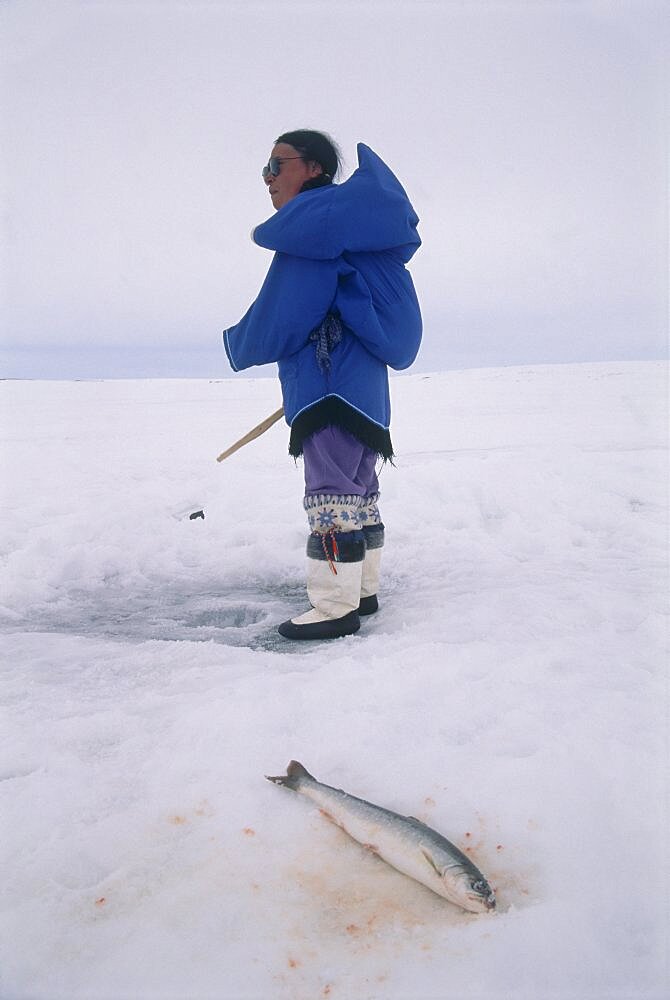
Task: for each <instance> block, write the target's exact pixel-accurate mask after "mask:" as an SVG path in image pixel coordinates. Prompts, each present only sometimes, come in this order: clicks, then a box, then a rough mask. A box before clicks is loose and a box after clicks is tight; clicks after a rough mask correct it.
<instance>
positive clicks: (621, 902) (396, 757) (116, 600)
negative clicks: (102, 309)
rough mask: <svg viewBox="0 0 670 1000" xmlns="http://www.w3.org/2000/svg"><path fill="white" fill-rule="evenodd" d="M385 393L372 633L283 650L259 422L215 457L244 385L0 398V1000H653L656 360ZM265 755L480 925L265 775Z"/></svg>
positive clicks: (290, 525) (294, 608) (263, 406)
mask: <svg viewBox="0 0 670 1000" xmlns="http://www.w3.org/2000/svg"><path fill="white" fill-rule="evenodd" d="M392 393H393V402H394V441H395V445H396V450H397V453H398V458H397V462H396V467H395V468H392V467H390V466H387V467H386V468H385V469H384V470H383V472H382V475H381V484H382V502H383V505H382V514H383V518H384V521H385V523H386V526H387V547H386V549H385V555H384V568H385V575H384V580H383V585H382V588H381V591H380V601H381V610H380V612H379V613H378V614H377V615H376V616H374V617H373V618H371V619H368V620H366V621H365V622H364V624H363V627H362V628H361V631H360V633H359V634H358V635H357V636H354V637H350V638H348V639H343V640H338V641H336V642H331V643H327V644H317V645H311V644H303V645H301V644H292V643H287V642H285V641H284V640H281V639H278V638H277V637H276V635H275V632H274V625H275V624H276V623H277V622H279V621H281V620H282V619H283V618H284V617H286V616H288V615H289V614H290V613H292V612H299V611H301V610H304V609H305V608H306V602H305V598H304V592H303V579H304V545H305V538H306V524H305V521H304V516H303V512H302V507H301V497H302V470H301V468H300V465H298V467H297V468H296V467H295V466H294V464H293V462H292V460H291V459H289V458H288V457H285V448H286V443H287V432H286V428H285V426H284V425H283V423H280V424H277V425H275V427H273V428H272V429H271V430H270V431H269V432H268V433H267V434H266V435H265V436H264V437H263V438H260V439H259V440H258V441H256V442H254V443H253V444H250V445H249V446H248V447H246V448H244V449H243V450H242V451H240V452H239V453H237V454H236V455H234V456H233V457H232V458H230V459H228V460H227V461H226V462H224V463H222V464H221V465H217V463H216V462H215V461H214V459H215V456H216V455H217V454H218V453H219V452H220V451H222V450H223V449H224V448H225V447H226V446H227V445H229V444H230V443H231V442H232V441H234V440H236V438H238V437H240V436H241V435H242V434H243V433H244V432H245V431H246V430H248V429H249V428H250V427H252V426H253V425H254V424H256V423H257V422H258V421H259V420H261V419H262V418H263V417H264V416H265V415H267V414H269V413H271V412H272V411H273V410H274V409H276V407H277V406H278V405H279V402H280V399H279V391H278V387H277V384H276V382H275V381H274V380H267V379H259V380H251V381H249V380H241V379H237V380H236V379H227V380H222V381H210V382H208V381H198V380H184V381H179V380H176V381H168V380H166V381H159V380H158V381H129V382H124V381H102V382H4V383H2V384H1V385H0V396H1V398H2V407H3V409H2V427H3V432H2V439H3V450H2V456H1V459H0V461H1V469H2V473H3V483H4V485H3V486H2V500H3V513H2V518H1V519H0V554H1V558H2V567H3V573H2V576H3V579H2V586H3V591H2V596H1V597H0V620H1V622H2V627H3V646H4V651H5V657H4V664H5V665H4V669H3V674H2V703H3V710H4V719H3V722H2V757H1V764H0V767H1V772H2V773H1V774H0V777H1V778H2V779H3V780H2V781H0V793H1V796H2V815H3V820H2V826H3V829H2V838H1V840H2V846H1V851H2V879H1V893H2V903H1V911H0V912H1V918H0V930H1V934H0V937H1V940H2V945H1V946H0V947H1V949H2V951H1V955H0V958H1V968H2V985H1V987H0V993H1V995H2V998H3V1000H18V998H31V1000H38V998H40V1000H41V998H63V1000H65V998H67V1000H79V998H85V1000H103V998H104V1000H122V998H177V1000H185V998H192V1000H196V998H198V1000H199V998H223V1000H228V998H230V1000H237V998H240V1000H242V998H252V997H253V998H263V1000H265V998H270V997H273V998H285V1000H316V998H321V997H330V998H332V1000H338V998H345V1000H373V998H374V1000H386V998H389V1000H391V998H401V997H402V998H407V1000H428V998H440V1000H452V998H453V1000H461V998H466V997H467V998H484V997H486V998H528V1000H531V998H532V1000H544V998H575V1000H591V998H594V1000H595V998H609V997H611V998H618V1000H624V998H640V1000H642V998H644V1000H651V998H661V997H665V996H667V991H668V987H669V985H670V984H669V982H668V974H667V967H666V965H665V958H664V955H665V951H666V946H667V936H666V934H667V926H668V902H667V900H668V883H667V875H668V857H667V851H666V848H665V836H664V828H665V830H667V819H668V810H667V801H668V800H667V781H666V777H667V765H668V753H667V744H666V726H667V707H668V700H667V689H666V686H665V680H664V668H665V664H666V659H665V657H666V649H665V645H664V638H665V632H664V627H663V623H664V617H663V616H664V612H665V609H666V597H665V595H666V587H667V549H666V529H667V515H666V511H667V494H666V486H667V453H666V444H667V441H666V423H665V407H666V393H667V368H666V366H665V365H664V364H662V363H656V362H644V363H621V364H613V363H605V364H584V365H567V366H545V367H543V366H540V367H533V368H528V367H525V368H509V369H488V370H473V371H462V372H451V373H442V374H435V375H431V376H421V375H406V376H403V377H398V378H395V379H394V380H393V382H392ZM189 504H193V505H194V508H195V506H196V505H200V504H204V505H205V511H206V519H205V520H204V521H202V520H198V521H189V520H176V519H175V518H174V517H173V516H172V512H173V511H174V510H175V509H177V508H179V507H181V506H184V505H186V506H188V505H189ZM292 757H295V758H297V759H299V760H301V761H302V762H303V763H304V764H305V765H306V766H307V767H308V768H309V769H310V770H311V771H312V772H313V773H314V774H315V775H316V776H317V777H318V778H320V779H321V780H322V781H326V782H328V783H330V784H334V785H336V786H338V787H342V788H345V789H346V790H348V791H350V792H352V793H354V794H357V795H360V796H363V797H365V798H368V799H370V800H371V801H373V802H376V803H378V804H381V805H384V806H387V807H388V808H391V809H395V810H397V811H399V812H402V813H407V814H412V815H416V816H418V817H419V818H421V819H422V820H425V821H426V822H428V823H429V824H430V825H431V826H433V827H435V828H436V829H437V830H439V831H440V832H441V833H443V834H445V835H446V836H447V837H449V838H450V839H452V840H453V841H455V842H456V843H457V844H459V845H460V846H462V847H463V848H466V849H468V850H470V851H471V852H472V857H473V859H474V860H475V861H476V863H477V864H478V866H479V867H480V868H481V869H482V871H483V872H484V873H485V874H486V875H487V877H488V878H489V879H490V880H491V882H492V884H493V885H494V886H495V887H496V889H497V893H498V897H499V903H500V905H499V911H498V912H497V913H496V914H494V915H490V916H489V915H487V916H483V917H479V916H473V915H470V914H467V913H464V912H462V911H460V910H458V909H456V908H455V907H453V906H451V905H450V904H449V903H446V902H445V901H444V900H442V899H440V898H439V897H437V896H435V895H433V894H432V893H430V892H429V891H428V890H427V889H425V888H423V887H422V886H420V885H418V884H415V883H414V882H412V881H411V880H409V879H407V878H405V877H403V876H402V875H400V874H398V873H397V872H395V871H394V870H392V869H391V868H389V867H388V866H386V865H385V864H384V863H383V862H381V861H380V860H379V859H377V858H375V857H374V856H372V855H371V854H369V853H368V852H366V851H365V850H364V849H362V848H361V847H360V846H359V845H357V844H356V843H354V842H353V841H350V840H349V839H348V838H347V837H346V835H345V834H344V833H343V832H342V831H340V830H339V829H337V828H336V827H334V826H333V825H332V824H329V823H328V822H327V821H326V820H325V819H324V818H323V817H322V816H320V815H319V814H318V812H317V811H316V810H314V809H313V808H312V807H311V806H310V805H309V803H306V802H305V801H304V800H303V799H301V798H299V797H298V796H296V795H293V794H292V793H291V792H290V791H287V790H284V789H279V788H276V787H274V786H272V785H271V784H269V783H268V782H266V781H265V780H264V777H263V775H264V774H277V773H281V772H282V771H283V769H284V767H285V765H286V763H287V762H288V760H289V759H290V758H292Z"/></svg>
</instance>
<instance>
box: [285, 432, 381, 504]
mask: <svg viewBox="0 0 670 1000" xmlns="http://www.w3.org/2000/svg"><path fill="white" fill-rule="evenodd" d="M302 447H303V456H304V460H305V496H306V497H308V496H315V495H317V494H319V493H329V494H340V495H346V494H354V495H355V496H361V497H366V496H369V495H370V494H371V493H378V492H379V480H378V479H377V473H376V472H375V466H376V465H377V454H376V452H374V451H373V450H372V449H371V448H368V447H367V446H366V445H364V444H361V442H360V441H359V440H358V439H357V438H355V437H354V436H353V434H349V432H348V431H345V430H342V428H341V427H337V426H335V425H329V426H328V427H324V428H323V429H322V430H320V431H315V432H314V434H310V436H309V437H308V438H306V440H305V441H304V442H303V446H302Z"/></svg>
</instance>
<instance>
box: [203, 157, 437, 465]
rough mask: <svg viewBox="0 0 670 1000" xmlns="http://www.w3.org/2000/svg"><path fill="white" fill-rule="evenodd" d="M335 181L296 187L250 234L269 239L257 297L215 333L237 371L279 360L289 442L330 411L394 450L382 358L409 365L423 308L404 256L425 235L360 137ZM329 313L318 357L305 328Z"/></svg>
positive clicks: (296, 446) (296, 444) (298, 444)
mask: <svg viewBox="0 0 670 1000" xmlns="http://www.w3.org/2000/svg"><path fill="white" fill-rule="evenodd" d="M357 151H358V162H359V166H358V168H357V169H356V170H355V172H354V173H353V174H352V176H351V177H350V178H349V179H348V180H347V181H345V182H344V183H343V184H329V185H326V186H324V187H319V188H314V189H312V190H307V191H303V192H302V193H300V194H299V195H297V196H296V197H295V198H292V199H291V201H289V202H287V203H286V204H285V205H284V206H283V207H282V208H280V209H279V211H278V212H277V213H276V214H275V215H274V216H272V217H271V218H270V219H268V220H267V222H264V223H262V224H261V225H259V226H257V227H256V229H255V230H254V232H253V234H252V238H253V240H254V242H255V243H257V244H258V245H259V246H262V247H265V248H267V249H269V250H274V251H275V256H274V258H273V260H272V264H271V265H270V269H269V271H268V273H267V276H266V278H265V281H264V282H263V286H262V288H261V290H260V292H259V295H258V298H257V299H256V301H255V302H254V303H253V304H252V305H251V307H250V308H249V310H248V311H247V313H246V315H245V316H244V317H243V318H242V319H241V320H240V322H239V323H238V324H237V325H236V326H232V327H230V328H229V329H227V330H225V331H224V334H223V341H224V346H225V349H226V353H227V355H228V360H229V361H230V364H231V367H232V368H233V370H234V371H240V370H242V369H245V368H249V367H251V366H252V365H263V364H268V363H269V362H273V361H276V362H278V364H279V378H280V381H281V386H282V395H283V399H284V412H285V416H286V421H287V423H288V424H289V426H290V427H291V445H290V448H289V450H290V452H291V454H300V452H301V450H302V441H303V440H304V438H305V437H307V435H308V434H310V433H312V432H313V431H314V430H317V429H318V428H319V427H323V426H325V425H326V424H328V423H336V424H339V425H340V426H344V427H345V428H346V429H348V430H350V431H351V432H352V433H354V434H355V435H356V436H357V437H359V438H360V439H361V440H363V441H364V443H366V444H369V445H370V446H371V447H373V448H374V449H375V450H376V451H378V452H379V453H380V454H382V455H384V456H385V457H390V455H391V454H392V448H391V444H390V436H389V430H388V428H389V424H390V418H391V407H390V399H389V386H388V372H387V366H390V367H392V368H395V369H403V368H407V367H409V365H411V364H412V362H413V361H414V359H415V357H416V355H417V352H418V350H419V345H420V343H421V330H422V327H421V313H420V310H419V304H418V301H417V297H416V292H415V290H414V285H413V283H412V278H411V276H410V274H409V271H407V269H406V267H405V265H406V264H407V262H408V261H409V260H410V259H411V257H412V256H413V254H414V253H415V251H416V250H417V248H418V247H419V246H420V245H421V240H420V239H419V236H418V233H417V229H416V227H417V223H418V221H419V220H418V216H417V215H416V213H415V211H414V209H413V208H412V206H411V204H410V202H409V199H408V198H407V195H406V193H405V191H404V189H403V187H402V185H401V184H400V182H399V181H398V180H397V178H396V177H395V176H394V175H393V173H392V172H391V171H390V170H389V168H388V167H387V166H386V164H385V163H384V162H383V161H382V160H381V159H380V158H379V157H378V156H377V155H376V153H374V152H373V151H372V150H371V149H370V148H369V147H368V146H365V145H364V144H363V143H359V144H358V147H357ZM328 315H331V316H333V317H335V318H336V319H337V320H338V321H339V325H340V328H341V332H342V336H341V339H340V341H339V343H337V344H336V346H334V347H333V348H332V350H331V352H330V356H329V364H327V365H325V366H324V365H323V364H320V363H319V359H318V358H317V352H316V347H315V343H314V341H313V340H311V339H310V334H311V333H312V332H313V331H315V330H316V329H318V328H319V326H320V325H321V324H322V323H323V321H324V319H325V318H326V317H327V316H328Z"/></svg>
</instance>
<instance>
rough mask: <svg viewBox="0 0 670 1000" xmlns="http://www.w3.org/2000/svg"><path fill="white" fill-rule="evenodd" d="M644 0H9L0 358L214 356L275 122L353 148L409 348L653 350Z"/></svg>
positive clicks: (160, 366)
mask: <svg viewBox="0 0 670 1000" xmlns="http://www.w3.org/2000/svg"><path fill="white" fill-rule="evenodd" d="M667 12H668V5H667V4H664V3H652V2H646V0H630V2H625V3H619V2H595V0H593V2H592V0H584V2H580V0H562V2H555V3H554V2H543V0H538V2H492V3H479V2H472V3H469V2H449V0H443V2H440V0H427V2H426V0H398V2H388V0H387V2H377V0H369V2H368V0H355V2H347V0H344V2H343V0H326V2H320V0H304V2H303V0H288V2H285V0H274V2H270V3H266V2H254V0H243V2H237V0H218V2H217V0H210V2H204V0H203V2H199V0H162V2H143V0H139V2H135V0H82V2H69V0H44V2H41V0H2V2H1V3H0V28H1V31H2V53H1V55H2V63H3V71H2V72H3V78H2V87H1V94H0V102H1V107H0V111H1V113H2V121H3V131H4V135H3V136H2V139H3V150H4V152H3V184H2V198H3V233H2V240H3V265H4V266H3V271H4V275H5V280H4V282H3V284H4V288H3V300H4V301H3V308H2V312H3V317H2V346H3V351H2V357H3V359H4V360H3V368H4V373H3V374H5V375H10V376H18V377H54V376H59V377H84V376H122V375H149V376H150V375H163V374H165V375H173V376H176V375H180V374H182V375H202V376H213V377H221V376H227V375H229V374H231V372H230V369H229V368H228V365H227V362H226V360H225V355H224V353H223V350H222V347H221V330H222V329H223V328H224V327H226V326H230V325H232V324H233V323H235V322H236V321H237V320H238V319H239V318H240V317H241V316H242V314H243V313H244V312H245V311H246V309H247V307H248V305H249V304H250V302H251V301H252V300H253V298H254V297H255V295H256V293H257V291H258V288H259V287H260V284H261V282H262V279H263V276H264V274H265V271H266V270H267V267H268V265H269V262H270V259H271V256H270V254H269V253H268V252H267V251H264V250H261V249H259V248H257V247H255V246H254V245H253V244H252V243H251V241H250V239H249V233H250V230H251V228H252V227H253V226H254V225H255V224H257V223H258V222H260V221H262V220H263V219H264V218H267V217H268V216H269V215H270V214H272V206H271V204H270V200H269V197H268V195H267V192H266V190H265V185H264V184H263V182H262V180H261V174H260V170H261V166H262V164H263V163H264V162H266V161H267V158H268V155H269V152H270V148H271V146H272V144H273V140H274V138H275V137H276V135H278V134H279V133H280V132H283V131H286V130H288V129H293V128H301V127H311V128H319V129H323V130H326V131H328V132H330V133H331V134H332V135H333V136H334V137H335V138H336V139H337V141H338V142H339V143H340V145H341V147H342V149H343V152H344V154H345V159H346V170H345V176H347V175H348V174H350V173H351V172H352V170H353V169H354V168H355V166H356V152H355V150H356V143H357V142H358V141H363V142H365V143H367V144H368V145H370V146H372V147H373V149H375V150H376V151H377V152H378V153H379V154H380V155H381V156H382V157H383V158H384V159H385V160H386V162H387V163H388V164H389V166H390V167H391V168H392V169H393V170H394V172H395V173H396V174H397V175H398V177H399V178H400V180H401V181H402V183H403V184H404V186H405V188H406V190H407V192H408V194H409V196H410V198H411V200H412V202H413V204H414V207H415V208H416V210H417V212H418V214H419V216H420V218H421V223H420V234H421V237H422V239H423V241H424V245H423V247H422V248H421V250H420V251H419V252H418V254H417V255H416V257H415V259H414V262H413V263H412V265H411V270H412V273H413V276H414V280H415V283H416V286H417V290H418V293H419V297H420V301H421V304H422V309H423V314H424V325H425V342H424V344H425V346H424V349H423V352H422V355H421V356H420V361H419V363H418V365H417V366H416V367H418V368H419V369H423V370H427V369H449V368H459V367H472V366H478V365H498V364H519V363H536V362H541V361H547V362H564V361H572V360H599V359H603V360H609V359H624V358H651V357H659V356H662V355H663V354H664V352H665V350H666V346H667V345H666V336H667V335H666V310H667V289H666V286H667V246H666V240H667V236H666V231H667V204H666V198H667V188H666V185H667V160H666V149H665V144H666V141H667V135H666V132H665V122H664V115H665V107H664V102H665V85H666V82H667V81H665V80H664V78H663V73H664V63H665V60H666V59H667Z"/></svg>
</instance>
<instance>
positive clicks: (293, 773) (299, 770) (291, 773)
mask: <svg viewBox="0 0 670 1000" xmlns="http://www.w3.org/2000/svg"><path fill="white" fill-rule="evenodd" d="M265 777H266V778H267V779H268V781H274V783H275V785H286V787H287V788H292V789H293V790H294V791H295V789H296V788H297V787H298V785H299V784H300V779H301V778H310V779H311V780H312V781H316V778H314V777H313V775H311V774H310V773H309V771H308V770H307V768H306V767H303V765H302V764H301V763H300V762H299V761H297V760H292V761H289V765H288V767H287V768H286V774H279V775H276V776H275V777H272V776H271V775H269V774H266V775H265Z"/></svg>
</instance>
